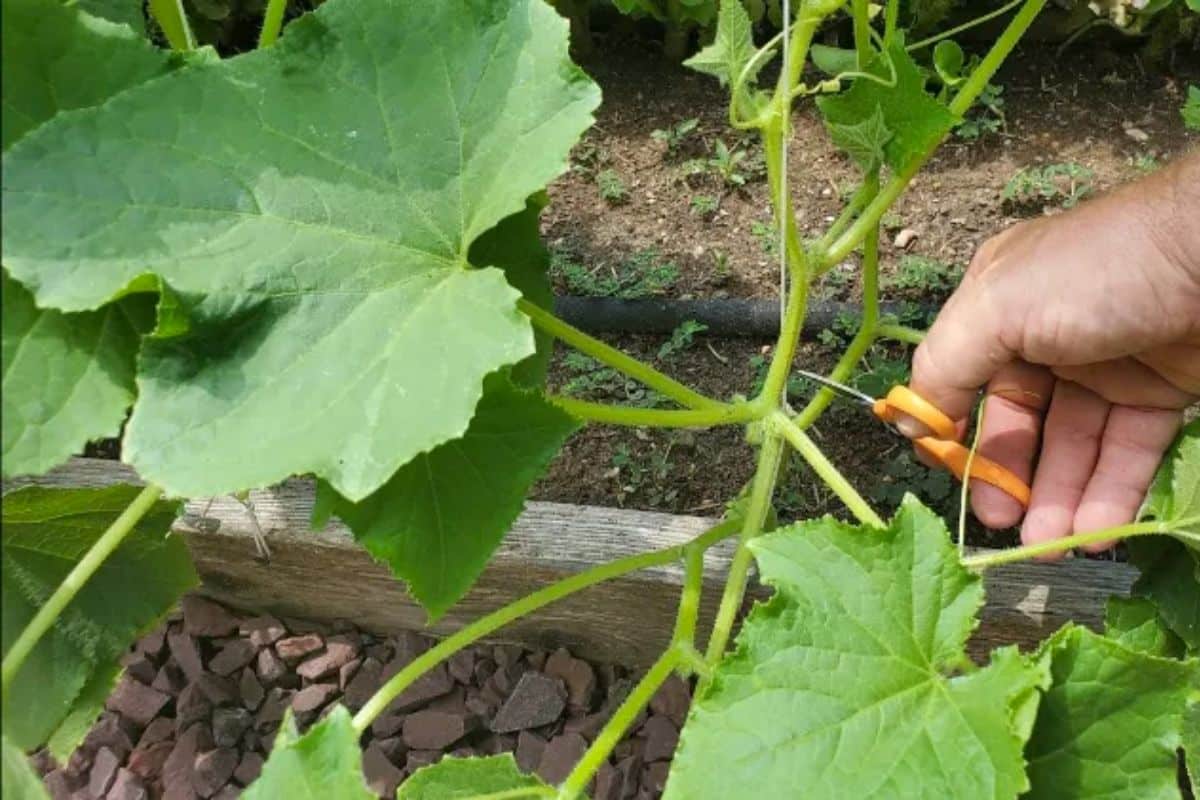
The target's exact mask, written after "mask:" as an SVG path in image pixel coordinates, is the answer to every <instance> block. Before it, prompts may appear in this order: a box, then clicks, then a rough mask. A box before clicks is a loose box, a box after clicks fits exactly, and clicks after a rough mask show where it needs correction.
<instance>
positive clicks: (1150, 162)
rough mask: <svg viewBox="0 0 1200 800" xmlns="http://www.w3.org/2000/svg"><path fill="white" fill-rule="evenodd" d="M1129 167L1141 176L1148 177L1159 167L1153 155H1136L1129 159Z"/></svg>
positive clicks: (1156, 157)
mask: <svg viewBox="0 0 1200 800" xmlns="http://www.w3.org/2000/svg"><path fill="white" fill-rule="evenodd" d="M1129 165H1130V166H1131V167H1133V168H1134V169H1136V170H1137V171H1138V172H1140V173H1142V174H1143V175H1148V174H1150V173H1151V172H1154V171H1155V170H1156V169H1158V168H1159V167H1160V166H1161V164H1159V161H1158V156H1156V155H1154V153H1138V154H1137V155H1135V156H1132V157H1131V158H1130V159H1129Z"/></svg>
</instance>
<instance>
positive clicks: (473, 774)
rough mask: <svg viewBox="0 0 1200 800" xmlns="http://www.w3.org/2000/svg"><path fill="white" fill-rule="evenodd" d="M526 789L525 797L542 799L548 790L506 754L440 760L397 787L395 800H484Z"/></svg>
mask: <svg viewBox="0 0 1200 800" xmlns="http://www.w3.org/2000/svg"><path fill="white" fill-rule="evenodd" d="M519 789H530V790H532V791H530V792H529V794H528V797H540V796H544V795H545V794H546V793H547V792H538V791H537V790H538V789H542V790H549V789H550V787H549V786H547V785H546V784H545V783H543V782H542V781H540V780H538V778H537V777H535V776H533V775H526V774H525V773H523V772H521V770H520V769H518V768H517V762H516V761H514V760H513V757H512V755H511V754H509V753H505V754H503V755H499V756H488V757H487V758H443V759H442V760H441V761H439V762H438V763H436V764H432V765H430V766H428V767H422V768H421V769H419V770H417V771H416V772H414V773H413V774H412V776H411V777H409V779H408V780H406V781H405V782H404V783H402V784H400V791H399V793H398V794H397V795H396V800H484V798H488V797H513V798H517V797H522V796H525V795H522V794H520V793H519V792H518V791H517V790H519Z"/></svg>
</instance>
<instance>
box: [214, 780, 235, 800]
mask: <svg viewBox="0 0 1200 800" xmlns="http://www.w3.org/2000/svg"><path fill="white" fill-rule="evenodd" d="M241 796H242V790H241V787H238V786H235V785H234V784H232V783H227V784H225V785H224V786H222V787H221V791H219V792H217V793H216V794H214V795H213V796H212V799H211V800H237V799H238V798H239V797H241Z"/></svg>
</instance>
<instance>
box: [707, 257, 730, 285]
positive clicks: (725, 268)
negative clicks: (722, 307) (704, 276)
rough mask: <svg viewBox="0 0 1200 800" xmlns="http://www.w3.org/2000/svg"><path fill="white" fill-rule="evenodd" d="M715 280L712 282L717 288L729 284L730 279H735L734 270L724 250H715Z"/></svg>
mask: <svg viewBox="0 0 1200 800" xmlns="http://www.w3.org/2000/svg"><path fill="white" fill-rule="evenodd" d="M712 257H713V278H712V282H713V283H714V284H716V285H717V286H723V285H725V284H726V283H729V279H730V278H731V277H733V268H732V267H730V266H729V256H728V255H726V254H725V252H724V251H722V250H713V251H712Z"/></svg>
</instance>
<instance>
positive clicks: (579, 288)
mask: <svg viewBox="0 0 1200 800" xmlns="http://www.w3.org/2000/svg"><path fill="white" fill-rule="evenodd" d="M550 276H551V277H552V278H553V279H555V280H556V281H558V282H560V283H562V284H564V285H565V286H566V289H567V292H568V293H569V294H573V295H582V296H585V297H619V298H622V299H625V300H630V299H634V298H638V297H649V296H652V295H661V294H664V293H666V292H667V291H669V290H670V289H671V287H673V286H674V285H675V283H676V282H677V281H678V280H679V267H677V266H676V265H675V264H674V263H673V262H671V261H663V260H662V258H661V256H660V255H659V253H658V251H657V250H653V249H648V250H641V251H639V252H637V253H634V254H633V255H631V256H629V257H627V258H625V259H623V260H621V261H619V262H617V264H616V265H608V264H599V265H597V266H595V267H591V268H590V269H589V268H588V267H586V266H584V265H583V264H581V263H580V262H579V261H577V260H576V258H575V256H574V255H573V254H571V253H570V252H567V251H563V250H559V251H555V252H553V253H551V254H550Z"/></svg>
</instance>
